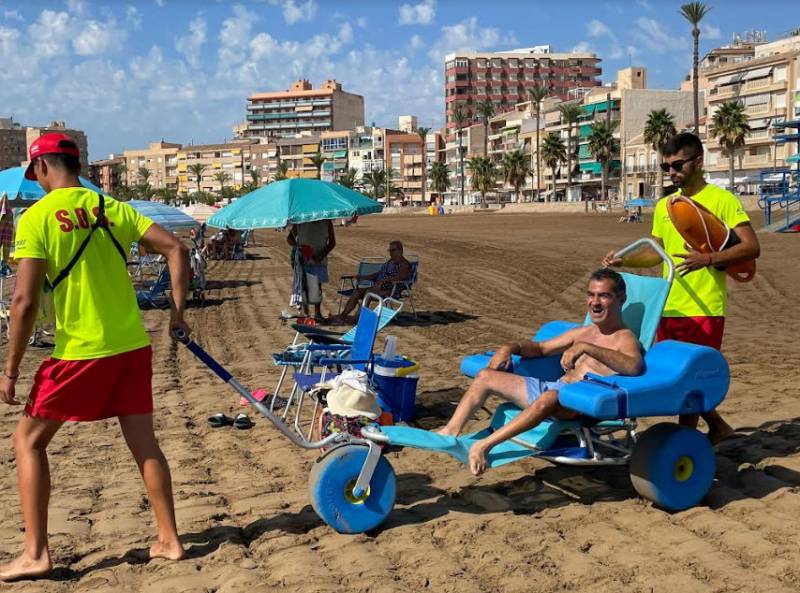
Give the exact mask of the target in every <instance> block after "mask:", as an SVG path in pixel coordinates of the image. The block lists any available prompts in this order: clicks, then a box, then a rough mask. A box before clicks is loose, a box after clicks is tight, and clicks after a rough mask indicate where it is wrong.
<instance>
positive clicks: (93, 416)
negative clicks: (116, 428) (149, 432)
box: [25, 346, 153, 421]
mask: <svg viewBox="0 0 800 593" xmlns="http://www.w3.org/2000/svg"><path fill="white" fill-rule="evenodd" d="M152 378H153V351H152V349H151V348H150V346H146V347H144V348H139V349H138V350H132V351H131V352H123V353H122V354H116V355H114V356H109V357H107V358H94V359H90V360H60V359H57V358H48V359H47V360H45V361H44V362H43V363H42V364H41V366H40V367H39V370H38V371H36V377H35V378H34V380H33V387H32V388H31V394H30V396H28V402H27V404H26V405H25V413H26V414H27V415H29V416H33V417H34V418H43V419H46V420H62V421H81V420H82V421H89V420H103V419H104V418H113V417H115V416H130V415H133V414H152V413H153V386H152Z"/></svg>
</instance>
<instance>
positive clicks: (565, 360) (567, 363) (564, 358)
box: [561, 342, 584, 372]
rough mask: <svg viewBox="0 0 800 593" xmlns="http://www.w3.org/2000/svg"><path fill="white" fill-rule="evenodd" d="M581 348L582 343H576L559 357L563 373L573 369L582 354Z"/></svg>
mask: <svg viewBox="0 0 800 593" xmlns="http://www.w3.org/2000/svg"><path fill="white" fill-rule="evenodd" d="M583 347H584V343H583V342H577V343H575V344H573V345H572V346H570V347H569V348H567V349H566V350H565V351H564V354H562V355H561V368H562V369H564V371H565V372H566V371H571V370H572V369H574V368H575V361H576V360H578V358H579V357H580V356H581V355H582V354H584V349H583Z"/></svg>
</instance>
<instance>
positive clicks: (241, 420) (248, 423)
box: [233, 414, 255, 430]
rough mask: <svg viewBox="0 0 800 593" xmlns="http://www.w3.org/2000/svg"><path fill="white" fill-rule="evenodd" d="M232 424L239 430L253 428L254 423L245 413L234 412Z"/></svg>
mask: <svg viewBox="0 0 800 593" xmlns="http://www.w3.org/2000/svg"><path fill="white" fill-rule="evenodd" d="M233 426H234V427H235V428H238V429H239V430H247V429H249V428H253V426H255V424H254V423H253V421H252V420H250V416H248V415H247V414H236V418H234V419H233Z"/></svg>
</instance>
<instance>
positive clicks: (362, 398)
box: [326, 371, 381, 420]
mask: <svg viewBox="0 0 800 593" xmlns="http://www.w3.org/2000/svg"><path fill="white" fill-rule="evenodd" d="M346 373H348V371H345V372H344V373H342V375H345V374H346ZM342 375H340V376H339V377H337V378H336V380H335V383H331V384H330V385H331V390H330V391H328V394H327V395H326V401H327V403H328V406H327V410H328V412H330V413H331V414H336V415H337V416H349V417H353V416H365V417H366V418H369V419H370V420H375V419H376V418H377V417H378V416H380V415H381V408H380V406H379V405H378V402H377V400H376V399H375V394H374V393H373V392H372V390H371V389H370V388H369V387H368V383H366V382H365V381H362V380H360V377H359V378H356V377H344V376H342Z"/></svg>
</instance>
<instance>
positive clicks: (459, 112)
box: [453, 104, 467, 204]
mask: <svg viewBox="0 0 800 593" xmlns="http://www.w3.org/2000/svg"><path fill="white" fill-rule="evenodd" d="M453 123H454V124H455V125H456V134H457V136H458V167H459V179H460V180H461V204H463V203H464V146H463V144H462V135H463V130H464V124H465V123H467V114H466V113H464V110H463V109H462V108H461V104H457V105H456V106H455V108H454V109H453Z"/></svg>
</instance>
